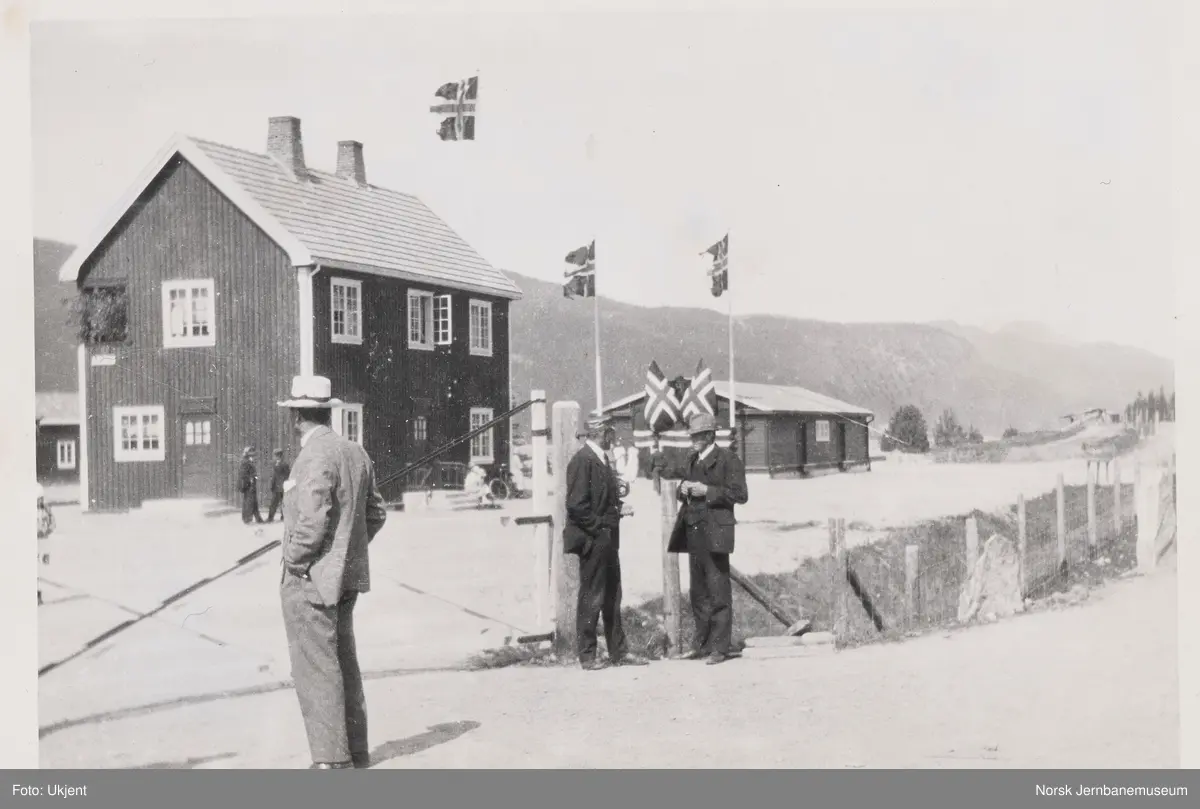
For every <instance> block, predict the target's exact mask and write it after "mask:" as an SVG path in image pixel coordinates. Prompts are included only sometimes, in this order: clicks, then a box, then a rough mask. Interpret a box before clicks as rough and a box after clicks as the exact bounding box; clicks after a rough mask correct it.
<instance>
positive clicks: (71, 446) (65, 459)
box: [55, 438, 78, 470]
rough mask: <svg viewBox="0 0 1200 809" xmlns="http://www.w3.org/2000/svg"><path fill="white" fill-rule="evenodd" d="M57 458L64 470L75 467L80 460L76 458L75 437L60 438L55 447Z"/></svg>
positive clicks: (60, 467)
mask: <svg viewBox="0 0 1200 809" xmlns="http://www.w3.org/2000/svg"><path fill="white" fill-rule="evenodd" d="M55 450H56V452H55V458H56V459H57V461H58V468H59V469H63V470H69V469H75V468H76V466H78V462H77V460H76V458H75V439H73V438H60V439H58V443H57V445H56V447H55Z"/></svg>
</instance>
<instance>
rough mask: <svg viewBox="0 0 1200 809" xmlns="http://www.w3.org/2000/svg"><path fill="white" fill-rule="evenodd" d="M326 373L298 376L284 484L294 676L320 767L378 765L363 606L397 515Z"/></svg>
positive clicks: (287, 621) (286, 602)
mask: <svg viewBox="0 0 1200 809" xmlns="http://www.w3.org/2000/svg"><path fill="white" fill-rule="evenodd" d="M330 393H331V385H330V382H329V380H328V379H327V378H325V377H322V376H298V377H296V378H295V379H294V380H293V381H292V397H291V398H290V399H288V400H287V401H285V402H280V403H279V405H280V406H281V407H286V408H289V409H290V410H291V411H292V414H293V416H292V417H293V419H294V427H295V432H296V435H297V437H298V438H299V439H300V454H299V455H298V456H297V457H296V462H295V463H294V464H293V466H292V471H291V477H289V478H288V479H287V481H285V482H284V484H283V545H282V551H283V575H282V577H281V581H280V600H281V602H282V606H283V625H284V629H285V631H286V632H287V640H288V652H289V654H290V657H291V662H292V680H293V681H294V683H295V688H296V696H297V697H298V698H299V701H300V713H301V714H302V715H303V717H304V726H305V730H306V731H307V734H308V745H309V749H310V751H311V752H312V760H313V768H314V769H322V770H323V769H348V768H351V767H355V768H361V767H367V766H369V764H370V761H369V758H370V749H369V748H368V747H367V706H366V698H365V697H364V695H363V684H362V673H361V671H360V670H359V666H358V652H357V650H356V648H355V643H354V605H355V603H356V601H357V599H358V596H359V594H360V593H365V592H367V591H368V590H370V585H371V581H370V571H369V565H368V559H367V544H368V543H369V542H370V541H371V540H372V539H373V538H374V537H375V535H376V534H377V533H379V529H381V528H382V527H383V524H384V521H385V520H386V519H387V512H386V511H385V510H384V507H383V498H382V497H381V496H380V494H379V489H378V488H377V486H376V484H375V470H374V467H373V466H372V464H371V459H370V458H369V457H367V453H366V451H364V450H363V448H362V447H361V446H359V445H358V444H356V443H354V442H353V441H349V440H347V439H345V438H343V437H341V436H340V435H338V434H337V433H335V432H334V431H333V430H332V429H331V428H330V423H331V421H332V418H331V416H332V408H334V407H337V406H339V405H341V402H340V401H339V400H337V399H334V398H333V397H332V396H331V395H330Z"/></svg>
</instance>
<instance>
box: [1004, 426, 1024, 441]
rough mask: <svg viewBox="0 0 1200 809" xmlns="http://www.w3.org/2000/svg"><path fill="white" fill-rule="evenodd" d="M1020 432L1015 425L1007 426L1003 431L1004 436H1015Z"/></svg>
mask: <svg viewBox="0 0 1200 809" xmlns="http://www.w3.org/2000/svg"><path fill="white" fill-rule="evenodd" d="M1020 434H1021V431H1020V430H1018V429H1017V428H1016V427H1009V428H1008V429H1007V430H1005V431H1004V438H1016V437H1017V436H1018V435H1020Z"/></svg>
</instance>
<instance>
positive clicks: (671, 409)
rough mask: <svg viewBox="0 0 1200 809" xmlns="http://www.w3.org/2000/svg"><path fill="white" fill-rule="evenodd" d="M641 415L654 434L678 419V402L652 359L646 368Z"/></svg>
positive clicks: (666, 428) (656, 363) (672, 425)
mask: <svg viewBox="0 0 1200 809" xmlns="http://www.w3.org/2000/svg"><path fill="white" fill-rule="evenodd" d="M643 415H644V416H645V417H646V427H647V429H649V430H650V432H651V433H653V434H655V435H657V434H658V433H662V432H666V431H667V430H669V429H671V428H672V427H674V426H675V424H676V422H678V421H679V402H678V400H677V399H676V398H675V392H674V391H673V390H671V384H670V383H669V382H668V381H667V377H666V375H665V374H664V373H663V372H662V370H661V369H660V368H659V367H658V362H657V361H652V362H651V363H650V367H649V368H647V369H646V407H645V410H644V411H643Z"/></svg>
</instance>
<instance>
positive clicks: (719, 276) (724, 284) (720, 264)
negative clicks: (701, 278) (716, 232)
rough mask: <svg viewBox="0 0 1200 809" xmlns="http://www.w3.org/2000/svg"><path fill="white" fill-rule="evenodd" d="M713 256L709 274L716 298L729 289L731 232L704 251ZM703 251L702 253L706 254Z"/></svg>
mask: <svg viewBox="0 0 1200 809" xmlns="http://www.w3.org/2000/svg"><path fill="white" fill-rule="evenodd" d="M704 253H707V254H709V255H710V256H712V257H713V264H712V269H710V270H709V271H708V275H709V277H710V278H712V294H713V297H714V298H719V297H721V293H722V292H725V291H726V290H727V289H729V234H728V233H726V234H725V238H724V239H721V241H719V242H717V243H716V244H714V245H713V246H712V247H710V248H708V249H707V250H705V251H704ZM704 253H701V254H700V255H704Z"/></svg>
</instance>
